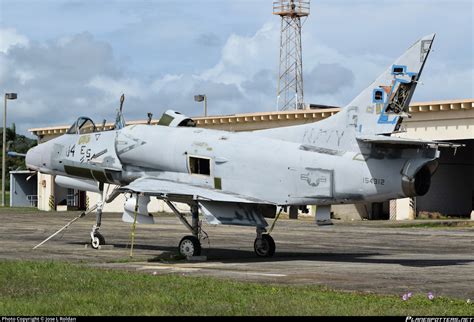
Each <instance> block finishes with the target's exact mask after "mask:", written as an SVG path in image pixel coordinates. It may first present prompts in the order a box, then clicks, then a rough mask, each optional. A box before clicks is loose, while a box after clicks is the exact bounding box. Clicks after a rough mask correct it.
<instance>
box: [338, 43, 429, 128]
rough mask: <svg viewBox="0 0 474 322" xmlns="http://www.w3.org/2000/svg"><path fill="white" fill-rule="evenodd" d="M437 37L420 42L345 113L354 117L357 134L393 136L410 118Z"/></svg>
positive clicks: (388, 69)
mask: <svg viewBox="0 0 474 322" xmlns="http://www.w3.org/2000/svg"><path fill="white" fill-rule="evenodd" d="M434 37H435V35H434V34H431V35H427V36H425V37H423V38H421V39H420V40H418V41H417V42H416V43H415V44H413V46H411V47H410V48H409V49H408V50H407V51H406V52H405V53H404V54H403V55H402V56H400V57H399V58H398V59H397V60H396V61H395V62H394V63H393V64H392V65H390V66H389V67H388V68H387V69H386V70H385V71H384V72H383V73H382V74H381V75H380V76H379V77H378V78H377V79H376V80H375V81H374V82H373V83H372V84H371V85H370V86H369V87H367V88H366V89H365V90H364V91H362V92H361V93H360V94H359V95H358V96H357V97H356V98H355V99H354V100H352V102H350V103H349V104H348V105H347V106H346V107H345V108H344V110H346V111H349V110H350V111H351V113H352V114H353V118H354V119H353V120H351V122H353V124H354V125H355V126H356V132H360V133H364V134H390V133H392V132H394V131H396V130H398V128H399V127H400V124H401V122H402V119H403V118H404V117H407V116H408V114H407V113H408V106H409V104H410V101H411V97H412V96H413V93H414V91H415V88H416V85H417V83H418V80H419V78H420V75H421V72H422V70H423V66H424V64H425V61H426V58H427V57H428V54H429V52H430V50H431V44H432V43H433V39H434Z"/></svg>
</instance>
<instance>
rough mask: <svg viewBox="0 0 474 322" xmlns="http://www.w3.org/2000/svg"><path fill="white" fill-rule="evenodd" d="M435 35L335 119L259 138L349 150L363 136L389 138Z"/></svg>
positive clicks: (404, 112)
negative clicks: (386, 136)
mask: <svg viewBox="0 0 474 322" xmlns="http://www.w3.org/2000/svg"><path fill="white" fill-rule="evenodd" d="M434 37H435V34H431V35H427V36H424V37H422V38H421V39H419V40H418V41H417V42H415V43H414V44H413V45H412V46H411V47H410V48H409V49H408V50H407V51H406V52H405V53H403V54H402V55H401V56H400V57H399V58H398V59H397V60H396V61H395V62H394V63H393V64H392V65H390V66H389V67H388V68H387V69H386V70H385V71H384V72H383V73H382V74H381V75H380V76H379V77H378V78H377V79H376V80H375V81H374V82H373V83H372V84H371V85H370V86H369V87H367V88H366V89H364V90H363V91H362V92H361V93H360V94H359V95H358V96H357V97H356V98H354V99H353V100H352V101H351V102H350V103H349V104H348V105H346V106H345V107H344V108H342V109H341V111H339V112H338V113H337V114H336V115H334V116H331V117H329V118H326V119H324V120H321V121H318V122H314V123H308V124H303V125H298V126H292V127H281V128H273V129H267V130H259V131H257V132H258V133H260V134H261V135H265V136H267V137H270V138H275V139H282V140H286V141H293V142H301V143H303V144H308V145H317V146H320V147H325V148H331V149H332V148H335V147H337V148H348V149H349V148H350V146H352V145H353V144H354V143H355V138H356V137H358V136H364V135H390V134H392V133H394V132H396V131H398V130H400V126H401V123H402V121H403V118H405V117H408V116H409V114H408V106H409V104H410V101H411V98H412V96H413V93H414V91H415V88H416V85H417V83H418V81H419V79H420V75H421V72H422V70H423V67H424V65H425V62H426V58H427V57H428V54H429V52H430V50H431V44H432V43H433V39H434Z"/></svg>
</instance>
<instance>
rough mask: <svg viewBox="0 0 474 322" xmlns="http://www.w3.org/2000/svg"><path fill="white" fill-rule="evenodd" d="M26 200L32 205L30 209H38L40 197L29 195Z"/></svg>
mask: <svg viewBox="0 0 474 322" xmlns="http://www.w3.org/2000/svg"><path fill="white" fill-rule="evenodd" d="M26 200H28V202H29V203H30V207H38V195H27V196H26Z"/></svg>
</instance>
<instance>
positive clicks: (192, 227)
mask: <svg viewBox="0 0 474 322" xmlns="http://www.w3.org/2000/svg"><path fill="white" fill-rule="evenodd" d="M165 202H166V204H167V205H168V206H169V207H170V208H171V210H172V211H173V212H174V213H175V215H176V216H177V217H178V219H179V220H180V221H181V222H182V223H183V225H184V226H185V227H186V228H188V230H189V231H190V232H191V233H192V235H187V236H184V237H183V238H182V239H181V241H180V242H179V245H178V251H179V254H180V255H182V256H185V257H192V256H200V255H201V240H202V239H203V234H204V235H205V237H204V238H207V234H206V233H205V232H204V231H203V230H202V229H201V225H200V222H199V208H198V205H197V204H191V205H190V207H191V215H192V222H191V224H189V222H188V221H187V220H186V217H185V216H184V215H183V214H182V213H180V212H179V211H178V209H176V207H175V206H174V204H173V203H172V202H171V201H169V200H165ZM280 213H281V210H280V212H279V213H278V215H277V217H276V219H275V220H274V221H273V224H272V226H271V227H270V229H269V231H268V232H267V230H266V229H265V228H264V227H257V238H255V242H254V244H253V247H254V251H255V254H257V256H258V257H272V256H273V255H274V254H275V241H274V240H273V238H272V236H270V234H271V232H272V230H273V227H274V226H275V223H276V222H277V220H278V218H279V216H280Z"/></svg>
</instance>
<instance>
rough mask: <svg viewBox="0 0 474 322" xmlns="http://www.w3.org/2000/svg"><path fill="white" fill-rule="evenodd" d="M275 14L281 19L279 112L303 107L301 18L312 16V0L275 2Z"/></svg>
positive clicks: (282, 0)
mask: <svg viewBox="0 0 474 322" xmlns="http://www.w3.org/2000/svg"><path fill="white" fill-rule="evenodd" d="M273 14H274V15H278V16H280V17H281V34H280V68H279V73H278V88H277V108H278V110H280V111H283V110H290V109H302V108H304V92H303V61H302V55H301V26H302V23H301V18H304V19H306V17H307V16H309V0H308V1H302V0H280V1H274V2H273Z"/></svg>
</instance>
